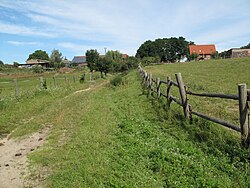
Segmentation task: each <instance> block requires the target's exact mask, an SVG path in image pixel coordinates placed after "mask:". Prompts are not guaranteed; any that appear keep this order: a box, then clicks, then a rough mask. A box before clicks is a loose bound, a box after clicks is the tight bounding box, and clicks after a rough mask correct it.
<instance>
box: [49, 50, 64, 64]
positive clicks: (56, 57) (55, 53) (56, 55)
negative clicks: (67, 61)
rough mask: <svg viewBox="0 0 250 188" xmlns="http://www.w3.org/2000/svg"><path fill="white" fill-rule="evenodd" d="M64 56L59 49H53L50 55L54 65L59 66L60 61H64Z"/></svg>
mask: <svg viewBox="0 0 250 188" xmlns="http://www.w3.org/2000/svg"><path fill="white" fill-rule="evenodd" d="M62 59H63V56H62V53H61V52H59V50H56V49H53V50H52V52H51V55H50V62H51V65H52V66H55V64H56V66H57V67H58V66H59V65H60V63H61V62H62Z"/></svg>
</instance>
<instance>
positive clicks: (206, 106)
mask: <svg viewBox="0 0 250 188" xmlns="http://www.w3.org/2000/svg"><path fill="white" fill-rule="evenodd" d="M145 70H146V71H148V72H150V73H152V75H153V77H160V78H161V79H162V80H166V77H167V76H170V77H171V78H172V80H176V79H175V73H178V72H180V73H181V74H182V77H183V81H184V84H185V85H186V86H187V88H188V90H190V91H193V92H197V93H204V92H205V93H225V94H236V95H237V94H238V87H237V85H238V84H242V83H246V84H247V85H248V88H250V74H249V70H250V59H249V58H244V59H225V60H210V61H200V62H190V63H176V64H167V65H158V66H149V67H145ZM164 87H165V88H166V86H162V91H163V92H165V90H166V89H165V88H164ZM171 93H172V94H173V95H174V96H176V97H178V96H179V93H178V89H177V88H175V87H172V89H171ZM178 98H179V97H178ZM188 99H189V103H190V104H191V105H192V108H193V110H195V111H198V112H201V113H205V114H207V115H210V116H213V117H217V118H220V119H224V120H227V121H230V122H233V123H234V124H237V125H239V121H238V119H239V117H238V116H239V115H238V114H239V109H238V102H237V101H231V100H225V99H215V98H204V97H203V98H202V97H196V96H188Z"/></svg>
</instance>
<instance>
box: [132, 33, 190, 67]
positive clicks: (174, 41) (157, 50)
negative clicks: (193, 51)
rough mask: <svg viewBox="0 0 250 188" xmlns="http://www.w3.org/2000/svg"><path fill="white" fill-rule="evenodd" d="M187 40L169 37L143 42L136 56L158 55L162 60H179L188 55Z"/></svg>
mask: <svg viewBox="0 0 250 188" xmlns="http://www.w3.org/2000/svg"><path fill="white" fill-rule="evenodd" d="M192 43H193V42H188V41H186V39H185V38H184V37H179V38H176V37H171V38H162V39H156V40H155V41H146V42H144V43H143V44H142V45H141V46H140V47H139V49H138V50H137V53H136V57H138V58H144V57H160V59H161V61H164V62H176V61H180V60H181V59H182V58H184V57H188V56H189V48H188V45H189V44H192Z"/></svg>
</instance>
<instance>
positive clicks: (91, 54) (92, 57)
mask: <svg viewBox="0 0 250 188" xmlns="http://www.w3.org/2000/svg"><path fill="white" fill-rule="evenodd" d="M85 55H86V61H87V63H88V68H89V69H90V71H91V72H92V71H94V70H96V69H97V67H96V66H97V63H98V61H99V53H98V52H97V50H94V49H91V50H87V51H86V54H85Z"/></svg>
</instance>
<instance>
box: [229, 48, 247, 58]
mask: <svg viewBox="0 0 250 188" xmlns="http://www.w3.org/2000/svg"><path fill="white" fill-rule="evenodd" d="M229 52H230V54H231V58H240V57H250V49H241V48H232V49H230V50H229Z"/></svg>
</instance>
